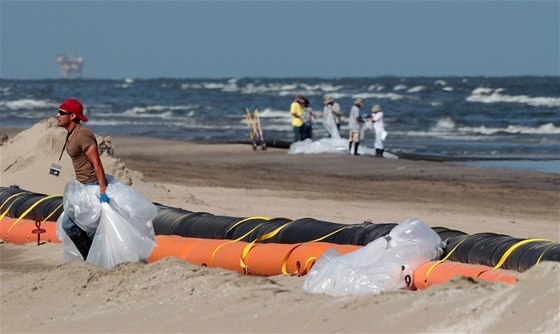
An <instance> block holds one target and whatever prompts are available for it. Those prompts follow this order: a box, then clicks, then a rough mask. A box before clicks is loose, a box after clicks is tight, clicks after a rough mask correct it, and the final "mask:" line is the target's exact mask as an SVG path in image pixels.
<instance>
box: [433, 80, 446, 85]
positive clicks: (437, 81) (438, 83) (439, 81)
mask: <svg viewBox="0 0 560 334" xmlns="http://www.w3.org/2000/svg"><path fill="white" fill-rule="evenodd" d="M434 85H436V86H447V82H445V81H443V80H436V82H434Z"/></svg>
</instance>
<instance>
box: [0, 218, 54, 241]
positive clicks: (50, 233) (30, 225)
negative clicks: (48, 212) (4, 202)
mask: <svg viewBox="0 0 560 334" xmlns="http://www.w3.org/2000/svg"><path fill="white" fill-rule="evenodd" d="M38 230H41V232H42V233H41V234H40V240H41V242H61V241H60V240H59V239H58V237H57V236H56V222H51V221H44V222H40V224H38V223H37V222H35V221H33V220H29V219H16V218H5V217H4V218H2V219H1V220H0V239H2V240H4V242H9V243H13V244H27V243H32V242H37V236H38V233H37V232H39V231H38Z"/></svg>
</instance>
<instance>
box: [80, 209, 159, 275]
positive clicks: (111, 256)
mask: <svg viewBox="0 0 560 334" xmlns="http://www.w3.org/2000/svg"><path fill="white" fill-rule="evenodd" d="M146 231H147V229H137V228H136V227H135V226H134V225H133V224H132V223H131V222H130V221H128V220H127V219H126V218H125V217H123V216H122V215H120V214H119V212H117V210H115V209H113V208H112V207H111V205H109V203H101V219H100V221H99V227H98V228H97V232H96V233H95V237H94V238H93V244H92V245H91V249H90V251H89V254H88V257H87V262H90V263H92V264H94V265H96V266H98V267H101V268H105V269H111V268H112V267H114V266H115V265H117V264H119V263H124V262H138V261H145V260H146V259H147V258H148V256H150V254H151V253H152V250H153V249H154V247H155V246H156V242H155V241H154V238H153V229H152V230H151V235H150V233H148V234H145V233H144V232H146Z"/></svg>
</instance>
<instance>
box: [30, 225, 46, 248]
mask: <svg viewBox="0 0 560 334" xmlns="http://www.w3.org/2000/svg"><path fill="white" fill-rule="evenodd" d="M35 226H36V227H37V228H36V229H34V230H32V231H31V233H33V234H37V246H39V245H42V244H44V243H45V242H44V241H43V243H41V233H45V232H47V230H45V229H44V228H41V222H40V221H39V220H37V221H36V222H35Z"/></svg>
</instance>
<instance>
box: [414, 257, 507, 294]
mask: <svg viewBox="0 0 560 334" xmlns="http://www.w3.org/2000/svg"><path fill="white" fill-rule="evenodd" d="M457 276H460V277H470V278H477V279H480V280H484V281H492V282H502V283H506V284H515V283H516V282H517V275H516V272H514V271H510V270H503V269H494V268H492V267H488V266H482V265H477V264H467V263H461V262H452V261H444V262H439V261H431V262H427V263H424V264H423V265H421V266H420V267H419V268H418V269H416V270H415V271H414V287H415V288H417V289H425V288H427V287H429V286H432V285H435V284H441V283H445V282H447V281H449V280H450V279H452V278H453V277H457Z"/></svg>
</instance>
